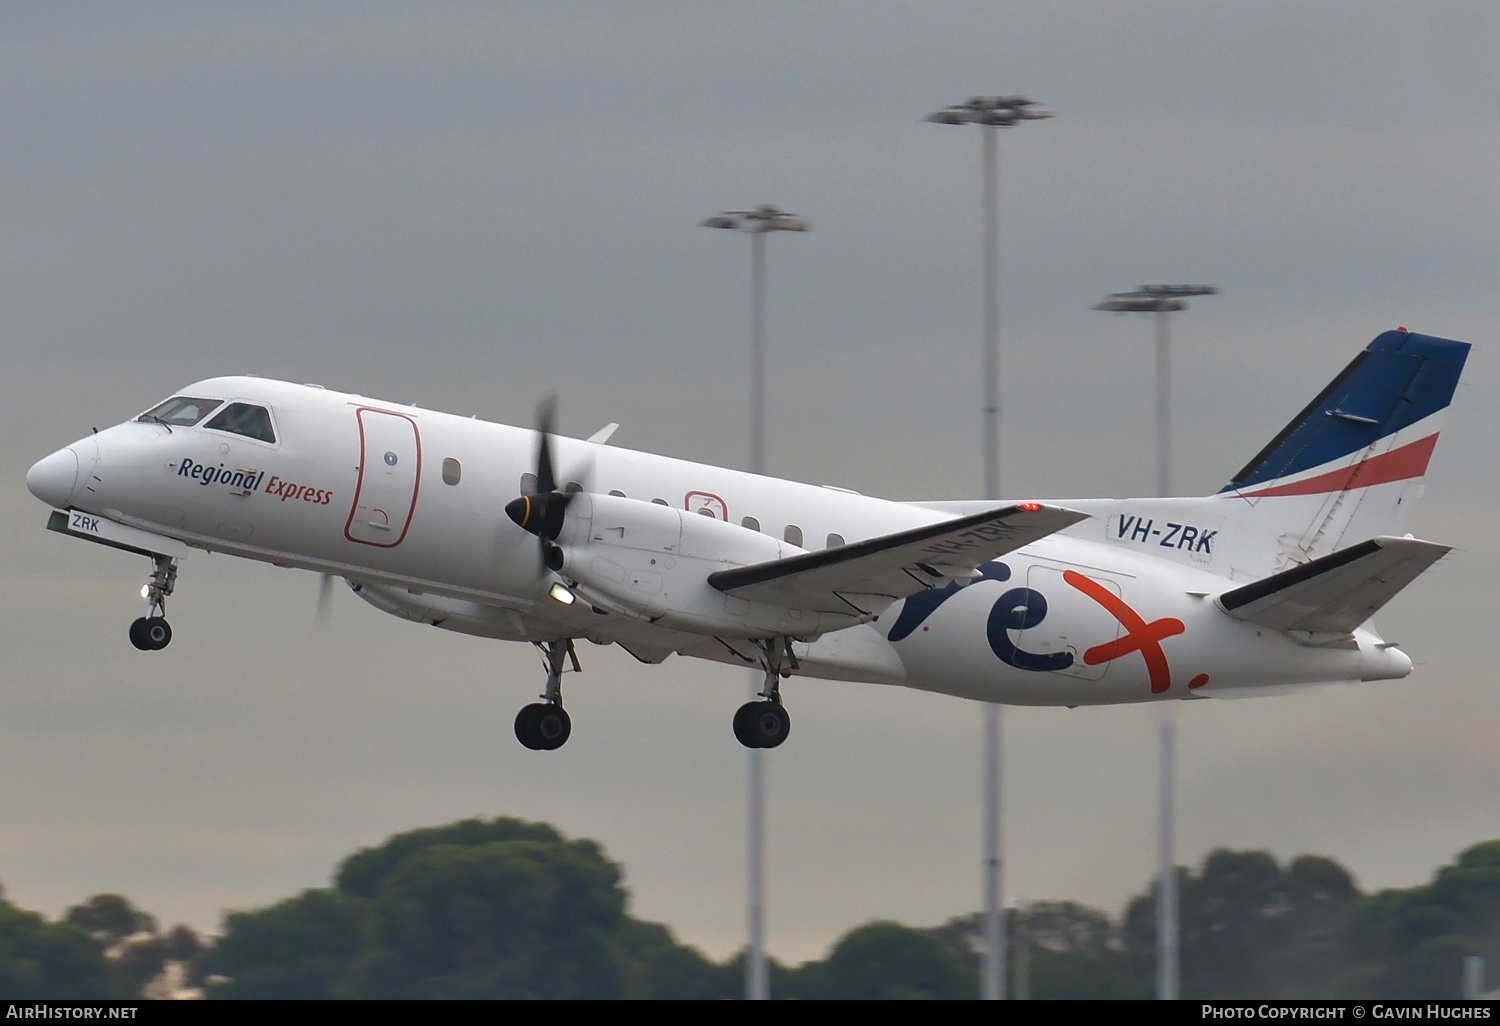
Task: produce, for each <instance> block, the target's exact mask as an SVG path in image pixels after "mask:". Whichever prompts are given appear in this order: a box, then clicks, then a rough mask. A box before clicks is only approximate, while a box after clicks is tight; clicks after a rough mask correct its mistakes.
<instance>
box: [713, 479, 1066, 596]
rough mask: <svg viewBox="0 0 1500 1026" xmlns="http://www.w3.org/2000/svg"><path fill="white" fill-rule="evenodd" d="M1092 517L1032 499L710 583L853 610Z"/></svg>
mask: <svg viewBox="0 0 1500 1026" xmlns="http://www.w3.org/2000/svg"><path fill="white" fill-rule="evenodd" d="M1087 519H1088V514H1086V513H1078V512H1075V511H1074V510H1070V509H1063V508H1062V507H1060V506H1043V505H1040V504H1039V503H1034V502H1028V503H1023V504H1021V505H1018V506H1006V507H1003V508H1001V509H992V510H986V511H985V512H983V513H975V514H973V515H971V516H966V517H958V518H956V519H953V520H944V521H942V522H940V523H936V524H928V525H926V526H925V527H917V528H913V529H911V530H909V531H898V532H897V533H895V534H887V535H882V536H880V537H878V538H867V539H865V540H864V541H857V542H853V543H851V544H849V545H841V546H838V547H836V548H831V549H823V550H822V551H820V552H808V553H804V554H802V555H798V556H791V557H789V558H787V559H778V560H772V561H771V562H769V563H756V564H753V565H751V566H743V567H736V568H734V569H732V570H720V571H718V572H717V573H713V574H709V576H708V583H709V584H710V585H712V586H713V587H715V588H717V589H718V590H720V591H722V592H727V593H728V594H730V595H734V596H736V597H737V598H743V599H749V600H753V601H756V602H769V603H773V604H777V605H785V606H788V607H790V608H801V609H818V610H828V611H831V612H848V611H849V607H850V606H851V605H852V606H854V607H856V608H859V609H862V610H865V611H871V612H873V611H876V610H875V609H873V608H872V607H878V608H884V607H885V606H887V605H889V604H890V603H892V602H894V601H895V600H896V599H898V598H905V597H906V596H908V595H915V594H916V593H917V592H919V591H923V590H925V589H927V588H930V587H932V586H933V585H936V584H942V583H944V582H946V581H948V580H952V579H955V578H958V579H964V578H969V577H972V576H974V574H975V573H976V572H977V570H978V568H979V567H981V566H983V565H984V564H985V563H988V562H989V561H990V560H992V559H995V558H996V557H998V556H1002V555H1004V554H1005V553H1007V552H1011V551H1013V550H1015V549H1019V548H1021V547H1022V546H1025V545H1030V544H1031V543H1032V542H1034V541H1036V540H1038V539H1040V538H1045V537H1046V536H1047V535H1049V534H1052V533H1053V532H1055V531H1061V530H1062V529H1063V528H1065V527H1069V526H1071V525H1073V524H1076V523H1078V522H1079V521H1080V520H1087ZM841 596H842V597H841Z"/></svg>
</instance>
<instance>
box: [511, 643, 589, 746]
mask: <svg viewBox="0 0 1500 1026" xmlns="http://www.w3.org/2000/svg"><path fill="white" fill-rule="evenodd" d="M536 647H537V648H538V649H539V650H541V652H542V658H543V662H544V664H545V665H546V667H547V690H546V691H545V692H543V693H542V695H541V698H542V700H541V701H540V702H533V703H531V704H530V705H528V706H523V707H522V708H521V711H520V712H519V713H517V714H516V740H517V741H519V742H521V745H522V747H524V748H529V749H531V750H532V751H533V752H551V751H556V750H557V749H559V748H561V747H562V746H563V745H565V744H567V742H568V736H569V735H570V734H572V733H573V720H572V717H570V716H569V715H568V712H567V710H566V709H564V708H563V705H562V675H563V670H564V669H565V668H566V667H567V666H568V665H571V666H572V669H573V672H574V673H578V672H580V671H581V670H582V667H580V666H579V665H578V653H577V652H575V651H574V650H573V642H572V641H570V640H568V639H566V638H564V639H562V640H561V641H548V642H545V643H542V642H538V643H537V646H536Z"/></svg>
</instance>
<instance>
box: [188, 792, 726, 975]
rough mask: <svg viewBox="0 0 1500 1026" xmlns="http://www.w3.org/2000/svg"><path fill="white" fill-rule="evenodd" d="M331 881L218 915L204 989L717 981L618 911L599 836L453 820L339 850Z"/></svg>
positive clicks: (702, 964) (696, 960) (693, 958)
mask: <svg viewBox="0 0 1500 1026" xmlns="http://www.w3.org/2000/svg"><path fill="white" fill-rule="evenodd" d="M335 884H336V887H335V889H332V890H313V891H306V892H304V893H303V894H302V895H300V896H299V897H297V898H293V899H291V900H289V901H286V902H282V903H281V904H279V905H275V906H272V907H270V908H268V909H261V910H257V911H247V912H236V913H233V914H231V915H229V916H228V917H226V919H225V923H224V926H225V930H224V937H223V939H222V940H221V941H220V942H219V944H218V945H217V946H216V947H215V948H214V949H213V950H211V951H209V952H208V953H206V954H205V955H204V956H203V957H202V959H201V960H200V963H199V972H200V973H202V974H204V975H205V976H206V977H207V976H213V977H218V978H219V979H217V980H212V981H211V982H210V985H209V994H210V996H213V997H351V998H354V997H400V998H424V997H514V998H559V997H571V998H583V997H596V998H622V997H651V996H660V997H716V996H721V995H722V993H723V982H724V981H723V971H722V969H721V968H720V967H717V966H714V965H713V963H711V962H709V961H708V960H707V959H705V958H704V957H703V956H702V955H700V954H699V953H698V952H696V951H694V950H693V949H691V948H686V947H684V946H682V945H680V944H678V943H677V942H676V941H675V939H673V937H672V935H671V932H670V931H669V930H667V929H666V927H664V926H660V925H658V924H651V923H641V922H639V921H637V920H634V919H632V918H631V917H630V916H629V915H627V913H626V905H627V895H626V893H625V890H624V888H623V886H622V885H621V874H620V869H619V867H618V866H617V865H615V864H614V863H613V862H611V861H609V859H607V858H606V857H605V855H604V852H603V851H602V850H601V849H600V848H599V846H598V845H597V844H595V843H594V842H592V841H588V840H568V839H566V838H564V837H563V836H562V835H561V834H560V833H558V832H557V831H556V830H554V829H553V828H552V827H550V826H547V825H546V824H543V823H527V822H523V821H521V820H515V819H503V818H502V819H495V820H489V821H485V820H477V819H473V820H464V821H462V822H459V823H453V824H450V825H448V826H443V827H434V828H431V829H424V830H415V831H411V832H409V833H405V834H398V835H396V836H395V837H392V838H390V839H389V840H388V841H386V843H384V844H382V845H380V846H379V847H376V848H368V849H364V850H362V851H360V852H357V853H356V854H355V855H353V856H351V857H350V858H349V859H348V860H346V861H345V862H344V864H343V865H342V866H341V867H340V869H339V871H338V873H337V875H336V877H335Z"/></svg>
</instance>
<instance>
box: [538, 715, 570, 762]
mask: <svg viewBox="0 0 1500 1026" xmlns="http://www.w3.org/2000/svg"><path fill="white" fill-rule="evenodd" d="M531 722H532V728H531V729H532V730H533V731H534V732H535V736H536V739H537V741H538V742H539V744H538V745H537V747H538V748H540V749H541V750H542V751H544V752H555V751H556V750H557V749H559V748H561V747H562V746H563V745H565V744H567V743H568V736H569V735H571V734H572V733H573V718H572V717H571V716H569V715H568V712H567V710H566V709H564V708H563V707H562V706H560V705H551V704H549V705H543V706H541V707H540V709H539V711H538V712H537V713H536V715H535V716H534V717H533V718H532V721H531Z"/></svg>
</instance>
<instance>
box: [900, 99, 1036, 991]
mask: <svg viewBox="0 0 1500 1026" xmlns="http://www.w3.org/2000/svg"><path fill="white" fill-rule="evenodd" d="M1050 117H1052V112H1051V111H1049V110H1047V109H1046V108H1044V107H1039V106H1037V105H1036V103H1035V102H1034V101H1032V100H1030V99H1028V98H1027V97H1025V96H974V97H970V99H969V101H968V102H967V103H960V104H956V105H955V106H952V107H947V108H944V109H943V110H940V111H937V112H936V113H933V114H929V115H927V117H925V118H923V120H924V121H931V122H933V123H935V124H939V125H979V126H980V127H981V128H983V129H984V130H983V131H982V132H980V133H979V136H980V153H981V155H982V157H983V171H984V174H983V197H982V206H983V214H984V497H985V498H986V499H999V498H1000V202H999V199H1000V191H999V183H998V181H997V174H998V167H997V165H998V162H999V158H998V155H997V149H998V147H997V144H996V135H995V132H996V129H1000V128H1009V127H1011V126H1012V125H1014V124H1017V123H1019V122H1022V121H1040V120H1042V119H1044V118H1050ZM982 862H983V872H984V975H983V987H982V988H981V989H982V993H983V996H984V998H985V1000H987V1001H995V1000H999V999H1000V998H1003V997H1005V931H1004V925H1003V920H1002V919H1001V916H1000V706H998V705H996V704H995V703H993V702H987V703H985V706H984V853H983V856H982Z"/></svg>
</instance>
